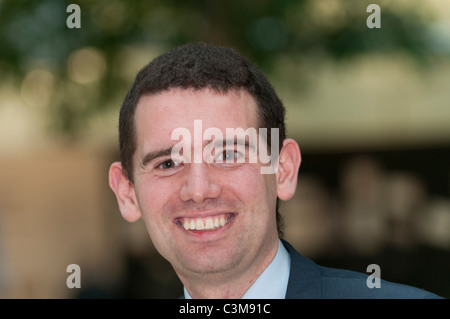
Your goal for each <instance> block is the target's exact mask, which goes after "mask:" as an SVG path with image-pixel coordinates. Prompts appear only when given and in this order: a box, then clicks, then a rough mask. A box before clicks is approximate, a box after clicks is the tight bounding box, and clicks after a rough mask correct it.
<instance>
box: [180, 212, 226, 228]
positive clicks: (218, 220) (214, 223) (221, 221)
mask: <svg viewBox="0 0 450 319" xmlns="http://www.w3.org/2000/svg"><path fill="white" fill-rule="evenodd" d="M230 220H231V218H230V219H227V218H226V216H225V215H220V216H212V217H205V218H186V217H185V218H183V227H184V229H186V230H209V229H216V228H220V227H223V226H225V224H226V223H228V222H229V221H230Z"/></svg>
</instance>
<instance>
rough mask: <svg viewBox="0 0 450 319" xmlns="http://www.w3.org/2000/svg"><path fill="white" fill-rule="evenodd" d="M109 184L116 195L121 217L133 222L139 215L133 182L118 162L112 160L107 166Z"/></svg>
mask: <svg viewBox="0 0 450 319" xmlns="http://www.w3.org/2000/svg"><path fill="white" fill-rule="evenodd" d="M109 186H110V187H111V189H112V190H113V192H114V194H115V195H116V198H117V202H118V204H119V209H120V212H121V214H122V217H123V218H124V219H125V220H127V221H129V222H135V221H137V220H138V219H139V218H140V217H141V211H140V209H139V205H138V203H137V200H136V193H135V190H134V186H133V184H132V183H131V182H130V181H129V179H128V178H127V177H125V175H124V173H123V169H122V164H121V163H120V162H114V163H113V164H112V165H111V167H110V168H109Z"/></svg>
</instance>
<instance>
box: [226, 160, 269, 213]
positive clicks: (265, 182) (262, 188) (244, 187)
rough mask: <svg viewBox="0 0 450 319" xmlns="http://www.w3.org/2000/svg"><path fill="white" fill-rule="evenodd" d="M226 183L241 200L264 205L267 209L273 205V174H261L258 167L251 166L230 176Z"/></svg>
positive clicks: (260, 206) (258, 205) (260, 205)
mask: <svg viewBox="0 0 450 319" xmlns="http://www.w3.org/2000/svg"><path fill="white" fill-rule="evenodd" d="M228 185H232V186H231V187H232V189H233V192H234V194H235V195H236V196H237V197H239V198H240V199H241V201H243V202H247V203H249V202H252V203H253V205H254V206H256V207H259V208H262V207H266V208H268V209H269V210H271V209H272V206H273V207H275V203H276V197H277V195H276V194H277V191H276V183H275V175H267V174H261V173H260V171H259V168H258V169H254V168H252V169H249V170H246V171H240V172H239V174H237V175H236V176H234V175H233V176H230V180H229V184H228Z"/></svg>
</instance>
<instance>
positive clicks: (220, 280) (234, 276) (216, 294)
mask: <svg viewBox="0 0 450 319" xmlns="http://www.w3.org/2000/svg"><path fill="white" fill-rule="evenodd" d="M277 249H278V238H277V240H276V241H275V242H274V243H272V244H271V245H270V247H267V249H263V250H261V253H260V254H258V258H257V260H253V262H252V263H250V264H249V265H247V266H245V265H238V266H236V267H234V268H233V269H230V270H228V271H225V272H211V273H188V274H184V273H182V272H178V271H176V272H177V274H178V277H179V278H180V280H181V282H182V283H183V285H184V286H185V288H186V289H187V291H188V292H189V294H190V295H191V297H192V298H194V299H208V298H211V299H239V298H241V297H242V296H243V295H244V294H245V292H246V291H247V290H248V289H249V288H250V287H251V286H252V285H253V283H254V282H255V281H256V279H258V277H259V276H260V275H261V274H262V273H263V272H264V270H265V269H266V268H267V266H269V264H270V263H271V262H272V260H273V259H274V258H275V255H276V253H277Z"/></svg>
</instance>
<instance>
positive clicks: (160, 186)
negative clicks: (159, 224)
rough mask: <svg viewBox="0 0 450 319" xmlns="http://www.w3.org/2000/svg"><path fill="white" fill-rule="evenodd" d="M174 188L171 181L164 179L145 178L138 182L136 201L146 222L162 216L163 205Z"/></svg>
mask: <svg viewBox="0 0 450 319" xmlns="http://www.w3.org/2000/svg"><path fill="white" fill-rule="evenodd" d="M174 190H175V188H174V186H173V185H172V184H171V183H168V182H164V181H163V182H161V181H155V180H147V181H145V182H143V183H141V184H140V188H139V192H138V202H139V206H140V208H141V212H142V215H143V217H144V219H145V222H146V223H147V222H150V221H155V220H160V218H162V217H163V216H162V212H163V209H164V206H165V205H166V203H167V202H168V201H169V200H170V197H171V196H173V194H174Z"/></svg>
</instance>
